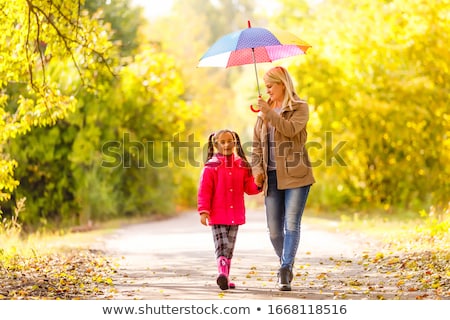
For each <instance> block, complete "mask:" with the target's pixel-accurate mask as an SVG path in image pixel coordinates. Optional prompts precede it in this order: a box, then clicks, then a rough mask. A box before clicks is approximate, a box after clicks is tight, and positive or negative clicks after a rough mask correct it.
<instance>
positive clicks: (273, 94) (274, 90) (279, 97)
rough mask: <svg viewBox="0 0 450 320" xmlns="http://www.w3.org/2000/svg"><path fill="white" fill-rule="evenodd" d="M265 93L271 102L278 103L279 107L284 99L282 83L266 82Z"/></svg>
mask: <svg viewBox="0 0 450 320" xmlns="http://www.w3.org/2000/svg"><path fill="white" fill-rule="evenodd" d="M265 84H266V92H267V94H268V95H269V96H270V99H271V100H272V101H275V102H278V104H280V105H281V103H283V99H284V85H283V83H281V82H280V83H276V82H266V83H265Z"/></svg>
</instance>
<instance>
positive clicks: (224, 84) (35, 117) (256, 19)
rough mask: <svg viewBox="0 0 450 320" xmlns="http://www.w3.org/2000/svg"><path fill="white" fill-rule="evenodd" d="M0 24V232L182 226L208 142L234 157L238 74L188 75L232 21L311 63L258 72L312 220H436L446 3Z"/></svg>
mask: <svg viewBox="0 0 450 320" xmlns="http://www.w3.org/2000/svg"><path fill="white" fill-rule="evenodd" d="M49 3H51V4H52V6H50V5H49ZM0 7H1V8H2V12H3V13H2V14H0V16H1V19H2V23H1V26H0V28H1V31H2V32H1V35H0V43H1V46H0V70H2V74H3V75H4V77H3V79H1V80H0V112H1V115H2V118H1V119H2V120H1V122H0V129H1V130H0V131H1V132H2V136H1V140H0V161H1V162H0V164H1V166H0V167H1V172H0V201H1V202H0V205H1V217H2V221H3V223H18V224H19V223H20V225H22V226H23V227H24V228H25V229H26V230H40V229H49V228H64V227H70V226H75V225H84V224H88V223H93V222H102V221H108V220H111V219H116V218H131V217H147V216H154V215H171V214H174V213H175V212H178V211H180V210H184V209H189V208H195V206H196V200H197V184H198V179H199V175H200V171H201V168H202V165H203V162H204V159H205V155H206V153H205V151H206V142H207V141H206V140H207V137H208V135H209V134H210V133H211V132H213V131H215V130H218V129H222V128H231V129H233V130H235V131H237V132H238V133H239V134H240V137H241V140H242V142H243V144H244V147H245V149H246V151H247V152H248V155H249V153H250V151H251V149H250V142H251V139H252V130H253V125H254V122H255V120H256V114H255V113H253V112H251V111H250V109H249V106H250V105H251V104H252V103H255V102H256V99H257V95H258V88H257V85H256V79H255V72H254V68H253V66H252V65H248V66H242V67H233V68H228V69H220V68H198V67H197V63H198V61H199V59H200V58H201V56H202V55H203V53H204V52H206V50H207V49H208V48H209V47H210V46H211V45H212V44H213V43H214V42H215V41H216V40H217V39H218V38H220V37H221V36H223V35H225V34H227V33H229V32H233V31H237V30H239V29H243V28H246V27H247V21H248V20H250V21H251V23H252V26H254V27H277V28H280V29H284V30H287V31H289V32H291V33H293V34H295V35H297V36H298V37H300V38H301V39H303V40H305V41H307V42H308V43H310V44H311V45H312V48H311V49H310V50H309V51H308V52H307V54H306V55H302V56H297V57H292V58H288V59H283V60H279V61H277V62H275V63H272V64H270V63H267V64H259V65H258V66H257V68H258V74H259V79H260V84H263V82H262V75H263V74H264V72H265V71H267V70H268V69H269V68H271V67H272V66H274V65H282V66H285V67H286V68H288V70H289V71H290V73H291V75H292V76H293V78H294V81H295V85H296V89H297V92H298V94H299V95H300V96H301V97H302V98H303V99H305V100H306V101H307V102H308V104H309V106H310V121H309V124H308V133H309V141H310V142H309V145H308V147H309V152H310V156H311V159H312V161H313V163H314V174H315V176H316V180H317V183H316V184H315V185H314V186H313V188H312V190H311V193H310V198H309V200H308V201H309V203H308V210H309V211H310V214H311V215H317V216H326V217H340V218H342V217H346V216H347V217H354V216H355V214H358V215H370V214H372V213H373V212H376V214H381V215H382V216H385V217H386V218H389V217H391V216H395V215H400V216H403V217H406V218H411V219H413V218H417V217H419V216H420V215H422V216H423V215H429V214H433V215H437V216H440V217H441V218H445V217H447V218H448V215H449V213H448V210H449V201H450V197H449V195H450V182H449V180H450V179H449V176H450V165H449V163H450V141H449V134H450V94H449V93H450V70H449V68H450V50H449V48H448V43H450V39H449V35H450V24H449V23H448V21H449V20H450V2H449V1H448V0H442V1H437V0H436V1H425V0H391V1H389V0H386V1H381V0H380V1H378V0H377V1H373V0H346V1H340V0H322V1H320V0H315V1H313V0H310V1H303V0H295V1H294V0H272V1H253V0H211V1H209V0H183V1H181V0H173V1H164V2H160V1H145V0H141V1H136V0H134V1H131V0H86V1H85V2H84V3H83V2H81V4H80V3H79V2H78V1H64V2H63V3H60V1H55V0H53V1H31V2H27V1H15V2H10V1H7V0H0ZM55 8H57V9H58V10H57V11H52V10H55ZM8 12H9V13H10V14H8ZM13 12H21V13H18V14H12V13H13ZM58 12H59V13H61V15H60V16H59V15H58ZM65 12H66V14H64V13H65ZM260 89H261V92H262V93H263V96H265V88H264V87H263V86H262V85H261V87H260ZM265 97H266V98H267V96H265ZM261 201H262V198H261V197H251V198H249V201H248V205H249V206H258V205H261V204H262V202H261Z"/></svg>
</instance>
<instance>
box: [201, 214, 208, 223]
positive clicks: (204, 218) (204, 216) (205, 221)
mask: <svg viewBox="0 0 450 320" xmlns="http://www.w3.org/2000/svg"><path fill="white" fill-rule="evenodd" d="M200 222H201V223H202V225H204V226H207V225H208V224H209V213H208V212H201V213H200Z"/></svg>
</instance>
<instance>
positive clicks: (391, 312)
mask: <svg viewBox="0 0 450 320" xmlns="http://www.w3.org/2000/svg"><path fill="white" fill-rule="evenodd" d="M449 307H450V300H440V301H439V300H433V301H428V300H427V301H425V300H422V301H421V300H419V301H416V300H400V301H392V300H384V301H377V300H365V301H361V300H358V301H351V300H349V301H346V300H342V301H334V300H318V301H310V300H249V301H245V300H239V301H233V300H226V301H222V300H179V301H178V300H177V301H171V300H150V301H147V300H107V301H105V300H81V301H80V300H70V301H67V300H59V301H55V300H51V301H50V300H39V301H37V300H26V301H18V300H1V301H0V310H1V313H0V314H1V318H2V319H34V320H39V319H43V320H44V319H45V320H53V319H54V320H61V319H77V320H80V319H81V320H90V319H95V320H101V319H134V320H138V319H152V320H157V319H161V320H162V319H164V320H172V319H174V320H175V319H183V320H186V319H210V320H213V319H226V317H228V316H230V317H231V318H230V319H232V320H236V319H257V318H264V319H281V318H282V319H299V318H300V319H336V320H337V319H345V320H353V319H354V320H361V319H364V320H369V319H376V320H383V319H386V320H387V319H431V318H442V316H444V315H445V314H448V310H449ZM444 318H445V317H444Z"/></svg>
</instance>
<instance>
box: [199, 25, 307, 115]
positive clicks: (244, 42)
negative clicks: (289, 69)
mask: <svg viewBox="0 0 450 320" xmlns="http://www.w3.org/2000/svg"><path fill="white" fill-rule="evenodd" d="M309 48H311V45H310V44H308V43H307V42H305V41H303V40H301V39H300V38H298V37H297V36H295V35H294V34H292V33H290V32H288V31H284V30H275V29H271V30H269V29H267V28H252V27H251V24H250V21H248V28H246V29H241V30H238V31H235V32H232V33H229V34H227V35H224V36H223V37H221V38H220V39H219V40H217V41H216V42H215V43H214V44H213V45H212V46H211V47H210V48H209V49H208V51H206V53H205V54H204V55H203V56H202V57H201V58H200V61H199V63H198V66H199V67H225V68H228V67H233V66H242V65H246V64H253V65H254V67H255V74H256V83H257V87H258V95H259V96H261V91H260V89H259V80H258V71H257V69H256V64H257V63H262V62H272V61H275V60H278V59H282V58H287V57H292V56H296V55H301V54H305V53H306V51H307V50H308V49H309ZM250 108H251V109H252V111H254V112H258V110H255V109H254V108H253V106H250Z"/></svg>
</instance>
